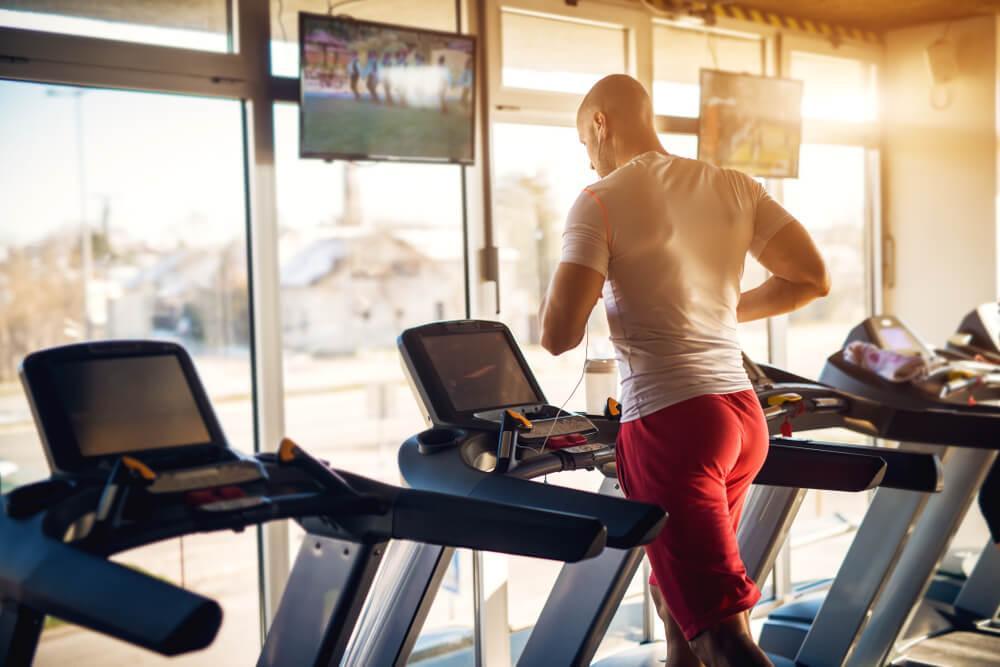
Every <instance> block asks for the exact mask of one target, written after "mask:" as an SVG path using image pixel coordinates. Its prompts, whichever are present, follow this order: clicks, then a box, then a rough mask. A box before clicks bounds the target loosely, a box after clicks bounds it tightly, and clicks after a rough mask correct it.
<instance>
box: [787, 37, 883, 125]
mask: <svg viewBox="0 0 1000 667" xmlns="http://www.w3.org/2000/svg"><path fill="white" fill-rule="evenodd" d="M873 69H874V67H873V66H872V65H871V64H869V63H867V62H864V61H861V60H855V59H852V58H836V57H834V56H826V55H820V54H817V53H807V52H803V51H792V55H791V78H793V79H800V80H802V81H804V82H805V87H804V89H803V97H802V115H803V116H804V117H806V118H816V119H820V120H833V121H842V122H844V121H846V122H869V121H874V120H876V119H877V118H878V92H877V89H876V86H875V81H874V77H873V76H872V71H873Z"/></svg>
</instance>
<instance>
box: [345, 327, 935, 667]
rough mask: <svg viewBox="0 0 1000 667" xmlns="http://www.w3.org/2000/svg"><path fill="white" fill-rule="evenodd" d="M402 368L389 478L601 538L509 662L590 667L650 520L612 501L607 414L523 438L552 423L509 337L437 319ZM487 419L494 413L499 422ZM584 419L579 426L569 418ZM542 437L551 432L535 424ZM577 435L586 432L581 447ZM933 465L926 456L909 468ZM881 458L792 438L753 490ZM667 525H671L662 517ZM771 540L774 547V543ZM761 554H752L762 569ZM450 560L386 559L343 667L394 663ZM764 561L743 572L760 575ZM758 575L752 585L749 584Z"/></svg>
mask: <svg viewBox="0 0 1000 667" xmlns="http://www.w3.org/2000/svg"><path fill="white" fill-rule="evenodd" d="M399 347H400V352H401V355H402V358H403V362H404V367H405V369H406V371H407V374H408V376H409V378H410V380H411V382H412V384H413V388H414V391H415V394H416V396H417V399H418V402H419V403H420V404H421V407H422V409H423V410H424V414H425V416H426V419H427V421H428V423H429V424H430V425H431V428H430V429H428V430H426V431H424V432H422V433H420V434H418V435H416V436H413V437H411V438H409V439H408V440H407V441H406V442H405V443H403V445H402V447H401V448H400V452H399V464H400V470H401V472H402V474H403V477H404V479H405V481H406V482H407V484H409V485H410V486H412V487H415V488H423V489H429V490H439V491H446V492H448V493H454V494H457V495H465V496H467V497H469V498H480V497H493V498H503V499H505V500H506V501H508V502H512V503H520V504H523V505H524V506H526V507H544V508H550V509H556V508H562V509H570V508H572V509H573V510H574V511H576V512H580V513H583V514H587V515H592V516H597V517H599V518H601V520H602V521H603V522H604V523H605V525H607V527H608V542H607V543H608V549H606V550H605V551H604V552H603V553H602V554H601V555H600V556H599V557H597V558H594V559H591V560H590V561H588V562H587V563H586V564H585V563H582V562H581V563H577V564H573V565H569V566H565V567H563V569H562V572H561V573H560V575H559V577H558V579H557V581H556V584H555V586H554V588H553V591H552V593H551V594H550V596H549V598H548V601H547V603H546V604H545V607H544V608H543V610H542V612H541V616H540V617H539V619H538V622H537V623H536V625H535V626H534V628H533V629H532V631H531V634H530V637H529V638H528V641H527V644H526V646H525V648H524V650H523V652H522V654H521V656H520V659H519V660H518V664H519V665H526V666H527V665H588V664H590V663H591V661H592V659H593V657H594V654H595V652H596V650H597V648H598V646H599V645H600V642H601V640H602V639H603V637H604V634H605V632H606V630H607V628H608V625H609V623H610V621H611V619H612V617H613V616H614V612H615V610H616V609H617V607H618V605H619V603H620V602H621V600H622V598H623V596H624V594H625V591H626V589H627V588H628V584H629V582H630V581H631V579H632V577H633V575H634V574H635V572H636V570H637V569H638V567H639V564H640V563H641V560H642V556H643V553H642V550H641V547H642V545H644V544H646V543H648V542H649V541H650V540H652V539H653V538H654V537H655V535H656V532H657V530H658V529H659V522H660V521H662V517H660V516H657V515H656V514H655V513H653V512H651V509H654V508H651V506H649V505H644V504H641V503H634V502H630V501H627V500H624V499H623V498H621V495H622V494H621V490H620V488H619V487H618V484H617V480H616V471H615V467H614V459H615V450H614V443H615V438H616V436H617V431H618V416H617V414H616V412H617V411H616V410H615V407H616V406H615V404H614V403H613V401H610V402H609V409H608V410H607V411H606V414H605V415H585V416H582V415H568V420H567V423H575V424H577V427H578V428H579V429H580V431H579V432H578V433H577V434H575V435H567V434H563V436H562V437H553V438H551V439H550V441H548V442H544V443H543V442H539V441H537V440H530V439H529V440H526V439H525V435H529V436H530V435H531V430H533V425H532V426H526V425H525V424H524V422H521V421H519V420H513V419H509V418H508V417H509V413H506V412H505V411H506V410H507V409H513V408H517V410H518V411H519V412H520V413H521V415H522V416H525V417H526V419H525V420H524V421H526V422H529V423H530V421H531V419H532V418H534V416H535V415H540V416H541V421H542V422H543V423H544V422H545V420H547V419H551V418H552V417H551V415H552V414H553V411H556V408H554V407H553V406H551V405H549V404H548V402H547V400H546V399H545V396H544V394H543V393H542V391H541V388H540V387H539V386H538V383H537V381H536V380H535V378H534V375H533V374H532V372H531V370H530V368H529V367H528V365H527V362H526V361H525V360H524V357H523V355H522V354H521V351H520V349H519V348H518V346H517V344H516V342H515V341H514V338H513V336H512V334H511V333H510V331H509V330H508V329H507V327H506V326H504V325H503V324H501V323H498V322H488V321H479V320H462V321H454V322H437V323H433V324H428V325H425V326H422V327H416V328H414V329H409V330H407V331H405V332H403V334H402V335H401V336H400V338H399ZM498 415H504V416H501V417H500V420H499V421H497V416H498ZM581 418H582V419H581ZM544 428H545V429H546V432H548V430H549V427H544ZM581 434H586V435H585V436H582V435H581ZM919 458H921V460H925V459H926V460H925V462H927V461H929V462H930V463H931V468H933V457H919ZM887 468H888V466H887V463H886V461H885V460H884V459H883V458H881V457H880V456H874V455H871V454H870V453H866V452H862V451H860V450H857V451H843V450H842V449H840V448H839V446H834V447H828V446H826V445H824V444H823V443H810V442H800V441H788V442H776V443H774V444H773V445H772V448H771V452H770V454H769V456H768V459H767V462H766V463H765V465H764V468H763V469H762V470H761V472H760V474H759V476H758V478H757V482H758V483H762V484H771V485H781V486H790V485H791V486H795V487H800V486H804V485H805V486H808V487H811V488H822V489H833V490H847V491H861V490H867V489H871V488H874V487H875V486H877V485H878V484H879V483H881V482H882V481H883V479H884V478H885V476H886V474H887ZM580 469H587V470H595V469H596V470H599V471H600V472H601V473H603V475H604V477H605V479H604V482H603V483H602V485H601V490H600V493H599V494H593V493H586V492H582V491H577V490H572V489H567V488H562V487H558V486H554V485H549V484H538V483H535V482H532V481H530V480H532V479H535V478H538V477H541V476H543V475H545V474H549V473H555V472H560V471H567V470H580ZM667 520H668V521H669V518H667ZM781 539H783V535H779V536H777V537H775V540H776V541H778V543H779V545H780V541H781ZM769 553H770V552H769V551H768V550H766V549H762V550H761V558H762V559H766V557H767V554H769ZM449 555H450V553H448V552H445V551H443V550H442V549H437V548H434V547H430V546H426V545H416V546H414V547H413V548H410V549H407V550H405V551H399V552H397V553H390V554H389V555H388V556H387V564H386V566H387V569H388V570H391V571H393V573H394V574H395V575H396V577H395V579H396V581H397V582H398V583H397V584H396V585H394V586H391V587H389V586H387V587H384V590H378V589H379V586H378V585H376V590H374V591H373V593H372V595H371V597H370V604H369V605H368V607H367V608H366V610H365V612H364V614H363V618H362V620H361V621H360V623H359V628H358V631H357V633H356V635H355V637H354V639H353V640H352V645H351V648H350V649H349V651H348V656H347V662H348V663H349V664H378V665H403V664H405V663H406V661H407V658H408V656H409V652H410V650H411V649H412V646H413V642H414V641H415V639H416V636H417V635H418V634H419V632H420V627H421V624H422V622H423V619H424V617H425V616H426V612H427V609H428V608H429V607H430V604H431V602H432V601H433V597H434V595H435V594H436V591H437V588H438V586H439V584H440V579H441V576H442V575H443V573H444V569H445V568H446V566H447V562H448V556H449ZM766 566H767V565H766V563H763V562H754V563H748V569H749V570H750V571H751V572H753V573H755V575H756V573H759V572H762V571H763V570H764V569H765V567H766ZM755 578H757V576H755ZM641 648H643V651H644V652H643V656H639V657H637V658H636V660H637V661H638V660H646V659H647V658H648V659H650V660H653V662H652V663H650V664H655V663H656V660H657V658H656V657H655V656H656V654H657V653H659V654H660V655H662V652H663V649H662V646H660V647H657V646H656V645H655V644H653V645H647V646H644V647H641Z"/></svg>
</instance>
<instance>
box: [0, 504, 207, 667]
mask: <svg viewBox="0 0 1000 667" xmlns="http://www.w3.org/2000/svg"><path fill="white" fill-rule="evenodd" d="M0 596H2V597H4V598H7V599H11V600H14V601H17V602H19V603H21V604H23V605H25V606H27V607H29V608H31V609H34V610H35V611H37V612H40V613H42V614H46V615H52V616H57V617H59V618H61V619H63V620H65V621H69V622H70V623H74V624H76V625H80V626H83V627H85V628H89V629H91V630H95V631H97V632H102V633H104V634H107V635H111V636H112V637H116V638H118V639H122V640H124V641H127V642H130V643H132V644H136V645H137V646H141V647H143V648H147V649H149V650H151V651H156V652H157V653H161V654H163V655H178V654H180V653H187V652H189V651H196V650H199V649H202V648H205V647H206V646H208V645H209V644H211V643H212V640H214V639H215V635H216V633H217V632H218V630H219V626H220V625H221V623H222V609H221V608H220V607H219V605H218V604H217V603H216V602H215V601H214V600H211V599H209V598H206V597H203V596H201V595H197V594H195V593H191V592H190V591H186V590H184V589H183V588H179V587H177V586H173V585H171V584H168V583H166V582H164V581H161V580H159V579H154V578H153V577H150V576H148V575H146V574H142V573H141V572H137V571H135V570H131V569H129V568H127V567H124V566H122V565H118V564H117V563H112V562H109V561H107V560H104V559H103V558H101V557H99V556H95V555H92V554H88V553H85V552H83V551H80V550H79V549H76V548H74V547H72V546H69V545H67V544H64V543H62V542H59V541H56V540H54V539H52V538H49V537H46V536H44V535H42V534H41V531H40V530H39V527H38V525H37V522H36V521H18V520H16V519H12V518H10V517H9V516H7V515H6V513H0ZM151 610H156V613H151Z"/></svg>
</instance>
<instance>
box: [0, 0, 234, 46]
mask: <svg viewBox="0 0 1000 667" xmlns="http://www.w3.org/2000/svg"><path fill="white" fill-rule="evenodd" d="M230 6H231V3H230V2H228V1H227V0H188V1H187V2H172V1H171V0H145V1H144V2H115V3H108V2H100V1H99V0H0V26H3V27H6V28H26V29H28V30H40V31H42V32H55V33H62V34H67V35H82V36H86V37H99V38H101V39H113V40H118V41H123V42H139V43H142V44H159V45H162V46H173V47H178V48H184V49H198V50H203V51H219V52H226V51H229V50H230V48H229V43H230V38H229V37H230V31H229V25H230V17H229V11H230Z"/></svg>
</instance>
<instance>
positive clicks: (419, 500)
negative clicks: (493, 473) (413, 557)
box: [392, 489, 607, 562]
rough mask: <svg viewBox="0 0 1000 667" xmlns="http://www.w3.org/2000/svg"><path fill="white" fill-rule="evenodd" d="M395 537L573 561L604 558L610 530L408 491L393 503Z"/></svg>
mask: <svg viewBox="0 0 1000 667" xmlns="http://www.w3.org/2000/svg"><path fill="white" fill-rule="evenodd" d="M392 536H393V537H395V538H398V539H404V540H413V541H416V542H426V543H429V544H446V545H450V546H457V547H465V548H469V549H479V550H482V551H498V552H503V553H510V554H518V555H522V556H533V557H536V558H549V559H553V560H561V561H565V562H575V561H579V560H583V559H585V558H590V557H592V556H596V555H597V554H598V553H600V552H601V551H602V550H603V549H604V546H605V543H606V539H607V530H606V529H605V527H604V524H602V523H601V522H600V521H598V520H597V519H595V518H593V517H588V516H580V515H577V514H571V513H564V512H550V511H545V510H540V509H533V508H527V507H521V506H516V505H509V504H501V503H495V502H487V501H483V500H474V499H471V498H462V497H458V496H449V495H445V494H441V493H434V492H430V491H417V490H412V489H407V490H403V491H402V492H401V493H400V494H399V496H397V498H396V501H395V503H394V508H393V534H392Z"/></svg>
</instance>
